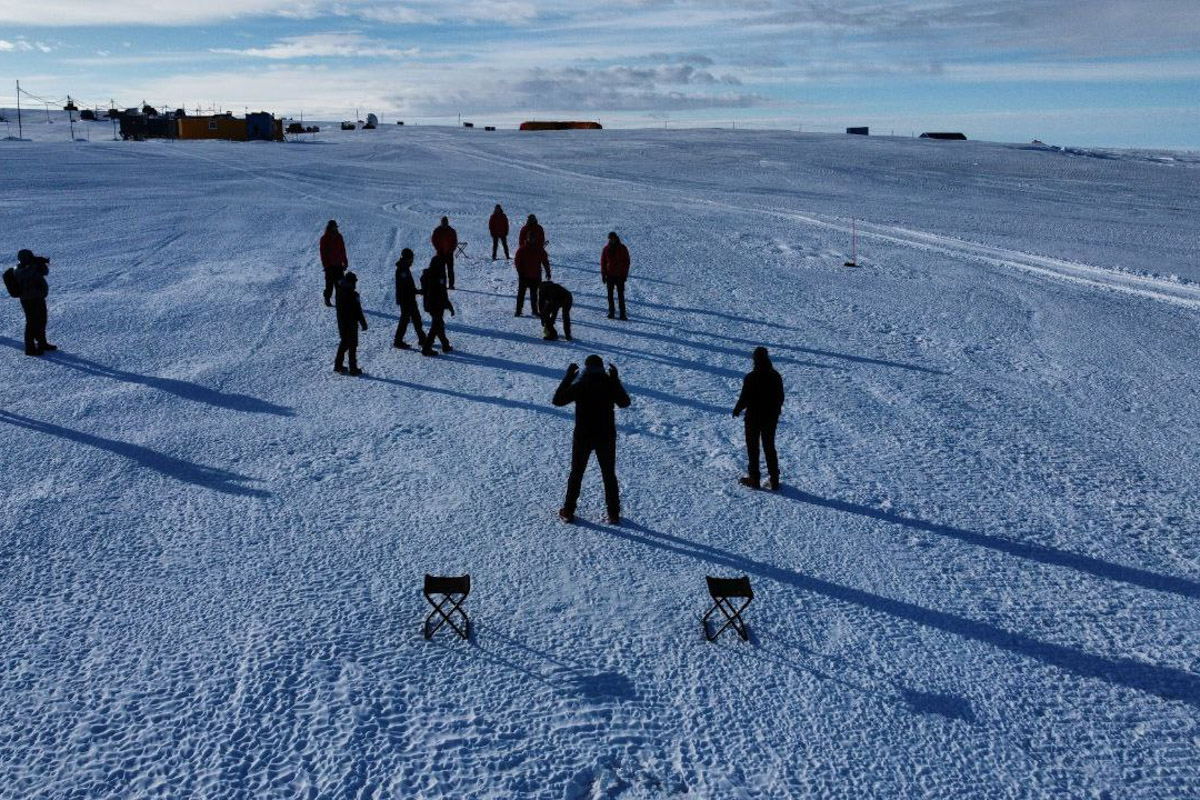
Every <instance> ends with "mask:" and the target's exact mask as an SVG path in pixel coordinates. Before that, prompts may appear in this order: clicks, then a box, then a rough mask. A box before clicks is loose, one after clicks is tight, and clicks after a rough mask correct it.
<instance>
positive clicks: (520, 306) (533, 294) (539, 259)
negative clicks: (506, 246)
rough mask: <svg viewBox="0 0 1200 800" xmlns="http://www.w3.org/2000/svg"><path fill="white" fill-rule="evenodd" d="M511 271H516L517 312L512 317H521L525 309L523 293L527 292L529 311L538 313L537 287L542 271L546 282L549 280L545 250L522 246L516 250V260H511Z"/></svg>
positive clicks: (540, 281) (547, 258) (529, 245)
mask: <svg viewBox="0 0 1200 800" xmlns="http://www.w3.org/2000/svg"><path fill="white" fill-rule="evenodd" d="M513 269H515V270H516V271H517V312H516V313H515V314H513V316H514V317H519V316H521V312H522V311H523V310H524V308H525V291H526V290H527V289H528V290H529V310H530V312H531V313H533V314H537V313H538V308H539V306H538V287H539V286H541V283H542V271H543V270H544V271H545V273H546V280H550V256H548V255H546V250H545V248H543V247H539V246H537V245H534V244H523V245H521V246H520V247H518V248H517V255H516V258H514V259H513Z"/></svg>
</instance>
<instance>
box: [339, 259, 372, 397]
mask: <svg viewBox="0 0 1200 800" xmlns="http://www.w3.org/2000/svg"><path fill="white" fill-rule="evenodd" d="M336 305H337V324H338V335H339V337H340V341H339V342H338V351H337V358H336V359H335V360H334V362H333V371H334V372H341V373H345V372H346V371H347V370H346V367H345V366H343V363H342V361H343V358H344V357H345V355H346V354H347V353H349V354H350V370H349V374H351V375H362V370H361V369H359V368H358V329H359V326H362V329H363V330H364V331H365V330H366V329H367V318H366V317H364V316H363V310H362V303H361V302H359V300H358V276H357V275H355V274H354V273H353V272H347V273H346V274H345V276H343V277H342V279H341V280H340V281H339V282H338V286H337V303H336Z"/></svg>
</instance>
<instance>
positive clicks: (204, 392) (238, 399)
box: [0, 337, 295, 417]
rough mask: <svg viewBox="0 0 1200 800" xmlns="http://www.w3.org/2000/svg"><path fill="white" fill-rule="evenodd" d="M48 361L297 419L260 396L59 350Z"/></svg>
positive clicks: (196, 398) (234, 408) (199, 400)
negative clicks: (145, 372) (146, 372)
mask: <svg viewBox="0 0 1200 800" xmlns="http://www.w3.org/2000/svg"><path fill="white" fill-rule="evenodd" d="M0 344H5V345H8V346H9V347H12V348H15V349H18V350H22V351H23V350H24V349H25V346H24V345H23V344H21V343H20V342H17V341H16V340H14V339H9V338H7V337H0ZM45 358H46V360H47V361H50V362H52V363H54V364H60V365H62V366H64V367H68V368H69V369H74V370H78V371H79V372H82V373H84V374H87V375H95V376H98V377H101V378H111V379H113V380H118V381H123V382H125V383H135V384H139V385H141V386H148V387H150V388H151V389H157V390H159V391H160V392H166V393H168V394H173V395H175V396H176V397H182V398H183V399H184V400H192V401H195V402H197V403H207V404H208V405H210V406H216V407H218V408H227V409H230V410H232V411H245V412H247V413H250V414H274V415H276V416H280V417H293V416H295V412H294V411H292V409H290V408H287V407H286V406H280V405H276V404H275V403H269V402H267V401H266V400H260V399H258V398H257V397H251V396H249V395H245V394H229V393H227V392H222V391H219V390H217V389H210V388H208V387H207V386H201V385H200V384H198V383H192V382H191V381H184V380H179V379H177V378H159V377H156V376H154V375H139V374H137V373H136V372H127V371H125V370H121V369H117V368H116V367H109V366H105V365H104V364H99V363H97V362H95V361H89V360H87V359H86V358H80V357H79V356H76V355H72V354H70V353H64V352H63V351H61V350H59V351H56V352H53V353H47V354H46V356H45Z"/></svg>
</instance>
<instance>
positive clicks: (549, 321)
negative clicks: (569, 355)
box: [542, 303, 571, 339]
mask: <svg viewBox="0 0 1200 800" xmlns="http://www.w3.org/2000/svg"><path fill="white" fill-rule="evenodd" d="M562 318H563V336H566V337H567V338H568V339H570V338H571V304H570V303H566V304H565V305H563V307H562ZM557 319H558V309H557V308H547V309H546V310H544V311H543V312H542V327H543V328H547V329H550V330H553V329H554V322H555V320H557Z"/></svg>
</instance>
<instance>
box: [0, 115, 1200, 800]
mask: <svg viewBox="0 0 1200 800" xmlns="http://www.w3.org/2000/svg"><path fill="white" fill-rule="evenodd" d="M375 133H377V134H380V136H378V137H376V138H368V137H367V136H366V135H365V134H354V135H350V134H347V135H340V134H334V135H330V136H324V135H322V137H321V138H320V139H319V140H318V141H317V142H316V143H313V144H295V145H281V146H271V145H230V144H224V143H186V144H185V143H173V144H165V143H142V144H134V143H128V144H126V143H101V142H92V143H90V144H86V145H84V144H79V145H71V144H69V143H65V142H64V143H54V142H33V143H4V146H3V147H0V161H3V165H2V167H0V174H3V175H6V176H8V177H6V178H5V179H4V180H3V181H0V213H2V214H3V215H4V223H5V224H4V225H2V226H0V240H2V241H0V252H5V249H4V248H7V251H10V252H12V253H15V252H16V250H17V249H18V248H19V247H24V246H30V247H33V249H35V251H37V252H40V253H45V254H47V255H50V256H51V257H52V258H53V259H54V260H53V262H52V273H51V287H52V294H51V305H50V314H51V316H50V319H51V322H50V335H51V339H52V341H56V342H57V343H58V344H60V345H61V346H62V347H63V350H62V351H61V352H60V353H59V354H57V355H55V356H53V357H51V358H47V359H44V360H34V359H25V358H24V357H23V356H20V351H19V347H20V341H19V337H20V314H19V307H18V306H17V305H16V303H15V302H13V303H8V304H5V305H4V306H3V308H4V309H5V311H4V312H3V319H4V320H6V322H3V323H0V324H2V325H3V327H4V329H5V330H6V331H7V332H5V333H0V344H3V345H6V347H3V348H0V353H8V355H7V356H5V357H4V359H3V360H4V361H5V362H6V365H5V366H3V367H0V370H3V372H4V374H5V378H6V379H5V381H4V382H3V386H4V389H3V395H2V400H3V406H2V408H0V423H4V424H3V425H0V443H2V444H3V447H2V448H0V453H3V456H0V457H2V458H3V459H4V461H3V464H4V474H5V475H6V476H8V480H7V483H8V489H9V491H8V492H6V493H4V494H3V495H0V497H2V499H0V542H3V544H2V545H0V564H2V565H3V567H2V568H3V573H2V577H3V586H4V588H3V590H0V604H2V608H3V611H4V613H3V614H2V615H0V620H3V621H0V642H3V644H4V646H3V648H0V652H3V653H4V656H3V658H4V662H3V664H4V669H3V670H0V704H2V708H0V712H3V713H0V720H2V721H0V786H2V787H5V788H3V789H0V795H2V794H8V795H9V796H13V797H81V798H82V797H88V798H91V797H129V796H134V797H157V796H179V797H184V796H192V797H204V796H206V797H251V796H254V797H263V796H265V797H296V796H308V797H326V796H337V797H410V796H411V797H443V796H444V797H496V798H502V797H514V796H531V797H547V798H597V797H622V798H650V797H655V798H656V797H713V798H725V797H808V796H812V797H818V796H819V797H855V798H861V797H949V796H960V797H989V798H990V797H997V798H1010V797H1011V798H1019V797H1045V796H1064V797H1105V796H1107V797H1113V798H1117V797H1121V798H1124V797H1146V798H1161V797H1181V798H1182V797H1193V796H1198V794H1197V790H1196V788H1195V787H1197V786H1200V775H1198V774H1197V773H1198V772H1200V758H1198V757H1197V756H1196V752H1197V749H1196V746H1197V744H1200V725H1198V721H1197V720H1198V718H1197V714H1196V709H1197V706H1198V705H1200V662H1198V661H1197V657H1196V648H1195V642H1196V641H1197V634H1198V633H1200V630H1198V627H1200V625H1198V615H1197V611H1196V602H1197V598H1198V597H1200V560H1198V551H1197V545H1196V539H1195V535H1194V534H1195V532H1196V508H1197V499H1198V495H1200V476H1198V474H1197V470H1196V468H1195V466H1194V465H1195V464H1196V463H1198V462H1197V455H1200V453H1198V450H1200V446H1198V445H1200V435H1198V432H1197V429H1196V416H1195V408H1196V397H1197V393H1198V389H1200V386H1198V381H1197V377H1196V372H1195V369H1194V364H1195V342H1196V323H1197V314H1196V308H1197V304H1196V295H1195V284H1193V283H1189V282H1188V281H1189V278H1191V279H1194V278H1196V277H1198V274H1197V273H1196V272H1195V263H1196V262H1195V258H1194V245H1195V243H1196V227H1195V218H1196V217H1195V213H1196V210H1197V207H1198V206H1200V202H1198V198H1197V192H1196V189H1195V187H1194V183H1195V181H1194V176H1193V175H1192V173H1193V172H1194V167H1193V166H1191V165H1190V164H1189V163H1187V162H1186V161H1183V160H1181V161H1179V162H1175V163H1174V164H1171V165H1168V164H1162V163H1153V162H1150V161H1147V160H1140V159H1134V158H1121V159H1100V158H1091V157H1087V156H1082V155H1078V154H1073V153H1054V152H1046V151H1040V150H1028V149H1022V148H1015V147H1009V146H1001V145H988V144H983V143H967V144H966V145H965V146H961V147H960V146H958V145H951V147H950V148H947V147H946V143H928V142H921V143H918V142H911V141H907V140H875V139H873V140H868V141H861V140H852V141H847V140H846V139H843V138H842V137H822V136H806V137H797V136H794V135H789V134H782V133H774V134H759V133H745V134H743V133H741V132H739V133H737V134H733V133H730V132H670V133H663V132H610V131H606V132H604V133H603V135H602V136H584V135H568V136H532V137H531V136H521V135H518V134H516V133H511V134H510V133H498V134H496V135H492V136H490V137H489V136H485V135H482V134H480V133H479V132H467V131H448V130H436V129H417V130H403V131H392V130H388V131H383V130H381V131H377V132H375ZM496 202H500V203H502V204H503V205H504V207H505V209H506V211H507V212H508V214H509V216H510V219H511V220H512V222H513V223H514V232H513V235H512V236H511V237H510V238H511V239H513V240H514V242H510V244H514V243H515V230H516V228H518V227H519V223H520V221H521V220H523V219H524V217H525V215H526V214H528V213H531V212H532V213H536V214H537V215H538V218H539V220H541V221H542V222H543V224H544V225H545V227H546V229H547V233H548V236H549V238H550V240H551V244H550V254H551V260H552V267H553V269H554V271H555V276H556V279H558V280H560V281H561V282H563V283H564V284H565V285H566V286H567V287H568V288H570V289H572V291H574V293H575V298H576V302H575V309H574V317H575V319H574V320H573V325H574V328H575V334H576V340H577V341H576V342H574V343H568V342H561V341H560V342H557V343H554V344H546V343H543V342H541V341H540V339H539V338H538V337H539V329H538V325H537V323H536V322H535V321H533V320H531V319H529V318H523V319H514V318H513V317H512V306H513V292H514V288H515V280H514V279H513V274H512V270H511V267H510V266H509V265H508V264H506V263H503V262H496V263H495V264H493V263H491V262H490V261H488V260H481V259H480V258H479V256H480V255H481V254H482V253H483V251H484V249H485V247H486V246H487V244H489V242H488V240H487V238H486V219H487V216H488V214H489V213H490V211H491V209H492V206H493V205H494V204H495V203H496ZM443 214H447V215H449V216H450V218H451V221H452V223H453V224H454V225H455V226H456V227H457V229H458V231H459V235H460V238H461V239H465V240H468V241H469V242H470V245H469V252H470V253H471V254H472V255H473V256H474V258H472V259H468V260H465V261H461V262H460V263H459V265H458V267H457V270H456V272H457V273H458V286H459V287H460V288H459V290H458V291H457V292H455V293H454V294H453V299H454V302H455V304H456V306H457V307H458V310H459V314H458V316H457V317H455V318H453V319H450V320H448V322H449V325H448V328H449V336H450V339H451V342H452V343H453V344H454V345H455V347H456V348H457V352H456V353H455V354H453V355H450V356H444V357H441V358H438V359H423V358H421V357H420V356H419V355H417V354H415V353H411V352H396V351H393V350H391V348H390V347H389V345H390V341H391V336H392V331H393V330H394V328H393V326H394V325H395V306H394V304H393V302H392V298H391V288H390V283H391V274H392V267H391V265H392V262H394V260H395V258H396V257H397V256H398V253H399V250H400V248H402V247H405V246H409V247H412V248H413V249H414V250H415V251H416V252H417V254H418V258H417V264H418V266H423V265H424V263H425V261H424V260H423V259H427V258H428V253H429V248H428V245H427V242H428V236H429V232H430V230H432V228H433V226H434V225H435V224H436V222H437V219H438V217H440V216H441V215H443ZM329 218H336V219H338V221H339V224H340V226H341V228H342V230H343V232H344V234H345V236H346V241H347V245H348V249H349V253H350V259H351V266H352V268H353V269H355V271H356V272H358V273H359V275H360V288H361V290H362V293H363V301H364V307H365V308H366V309H367V312H368V321H369V323H370V326H371V329H370V330H369V331H368V332H367V333H366V334H364V335H363V336H362V345H361V347H360V361H361V365H362V366H363V368H364V369H365V370H366V371H367V373H368V374H367V376H366V377H365V378H363V379H357V380H355V379H350V378H345V377H342V376H337V375H334V374H332V372H331V370H330V368H331V366H332V364H331V362H332V358H333V353H334V350H335V348H336V332H335V328H334V325H333V320H332V310H330V309H326V308H325V307H324V306H322V305H321V299H320V290H321V275H320V269H319V267H318V266H317V262H316V240H317V237H318V236H319V233H320V230H321V228H322V227H323V224H324V222H325V220H327V219H329ZM851 218H857V219H859V220H860V221H861V222H860V223H859V229H860V231H861V232H862V235H863V239H862V242H861V248H862V252H861V254H860V262H861V263H862V264H863V266H862V267H861V268H860V269H857V270H847V269H842V268H840V267H839V266H838V265H839V264H841V262H842V261H844V260H845V257H846V255H847V254H848V252H847V251H848V248H849V238H848V236H847V234H846V231H847V229H848V227H849V225H848V222H849V220H850V219H851ZM614 229H615V230H617V231H619V232H620V233H621V234H622V238H623V239H625V240H626V241H627V242H628V244H629V246H630V249H631V252H632V254H633V259H634V270H633V277H631V279H630V284H629V298H630V301H631V302H630V315H631V321H630V322H629V323H625V324H620V323H616V322H611V321H609V320H607V319H605V318H604V305H605V303H604V300H603V286H602V285H601V282H600V279H599V275H598V267H597V260H598V257H599V250H600V247H601V246H602V245H603V242H604V234H605V233H606V232H607V231H608V230H614ZM514 249H515V248H514ZM1167 264H1169V265H1171V271H1172V272H1173V273H1174V274H1177V275H1179V276H1181V279H1179V280H1168V279H1163V278H1158V277H1155V276H1154V275H1153V274H1151V273H1159V274H1167V273H1164V272H1163V270H1162V269H1160V265H1167ZM410 338H411V337H410ZM758 344H765V345H767V346H768V347H769V348H770V349H771V352H772V355H773V358H774V360H775V363H776V366H777V368H779V369H780V371H781V372H782V373H783V375H784V379H785V382H786V385H787V388H788V391H789V400H788V403H787V405H786V407H785V415H784V419H783V422H782V424H781V427H780V438H779V445H780V454H781V461H782V465H783V472H784V483H785V484H786V486H785V489H784V491H783V492H781V493H780V494H779V495H772V494H767V493H762V494H756V493H750V492H747V491H746V490H744V489H742V488H741V487H739V486H737V485H736V480H735V479H736V477H737V475H738V474H740V471H741V470H742V469H743V468H744V465H743V464H742V449H741V448H742V445H741V425H740V422H738V421H735V420H732V419H730V417H729V410H730V409H731V408H732V405H733V402H734V399H735V398H736V392H737V388H738V386H739V385H740V378H741V375H742V373H743V372H744V371H745V370H746V369H748V366H749V355H750V352H751V350H752V349H753V347H754V346H756V345H758ZM589 352H598V353H600V354H601V355H603V356H604V357H605V358H606V359H611V360H612V361H614V362H615V363H616V364H617V365H618V366H619V368H620V369H621V375H622V378H623V380H624V381H625V383H626V386H627V388H628V389H629V391H630V393H631V395H632V396H633V401H634V402H633V406H632V407H631V408H630V409H629V410H627V411H619V412H618V423H619V424H620V442H619V445H618V471H619V475H620V477H621V480H622V489H623V498H624V513H625V515H626V517H627V524H625V525H623V526H622V527H620V528H614V527H610V526H603V525H599V524H596V523H597V521H598V520H599V519H600V517H601V510H602V492H601V489H600V485H599V484H600V482H599V475H598V472H597V471H596V469H595V466H594V465H593V467H592V469H591V470H590V471H589V473H588V476H587V478H586V479H585V484H584V493H583V497H582V500H581V505H580V509H579V512H580V518H581V523H580V524H579V525H578V526H575V527H567V526H563V525H562V524H560V523H558V522H557V521H556V520H555V519H554V512H555V510H556V509H557V508H558V505H559V504H560V502H561V496H562V492H563V489H564V484H565V479H566V469H567V453H568V449H567V448H568V443H569V439H570V429H571V422H570V419H571V415H570V412H569V410H568V411H563V410H559V409H555V408H553V407H552V406H550V404H549V398H550V395H551V394H552V393H553V390H554V388H555V386H556V385H557V382H558V380H559V379H560V378H561V375H562V372H563V370H564V369H565V367H566V364H567V363H568V362H570V361H576V362H580V363H581V362H582V359H583V357H584V356H586V355H587V354H588V353H589ZM426 571H428V572H434V573H440V574H460V573H462V572H470V573H471V574H472V578H473V587H474V592H473V594H472V597H471V598H470V600H469V601H468V603H467V608H468V611H469V613H470V614H471V616H472V619H473V621H474V624H475V636H474V640H473V642H471V643H469V644H464V643H461V642H458V641H456V640H455V639H453V638H450V637H445V638H443V637H441V636H439V638H437V639H435V640H434V641H433V642H425V641H424V640H423V639H422V638H421V637H420V634H419V629H420V622H421V620H422V619H423V616H424V614H425V613H426V608H425V606H424V602H423V600H422V598H421V596H420V577H421V575H422V574H424V572H426ZM706 573H707V574H721V575H733V574H743V573H744V574H748V575H749V576H750V578H751V580H752V582H753V583H754V587H755V591H756V594H757V597H756V600H755V602H754V603H753V604H752V605H751V607H750V609H749V611H748V612H747V616H748V619H749V621H750V623H751V630H752V632H753V641H752V643H751V644H750V645H746V644H744V643H742V642H740V641H738V640H736V638H733V637H727V638H725V639H724V640H722V641H721V642H720V643H719V644H715V645H710V644H707V643H705V642H704V640H703V638H702V635H701V632H700V626H699V619H698V618H699V616H700V615H701V614H702V613H703V612H704V610H705V608H706V601H707V598H706V596H705V594H704V582H703V576H704V575H705V574H706Z"/></svg>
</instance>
